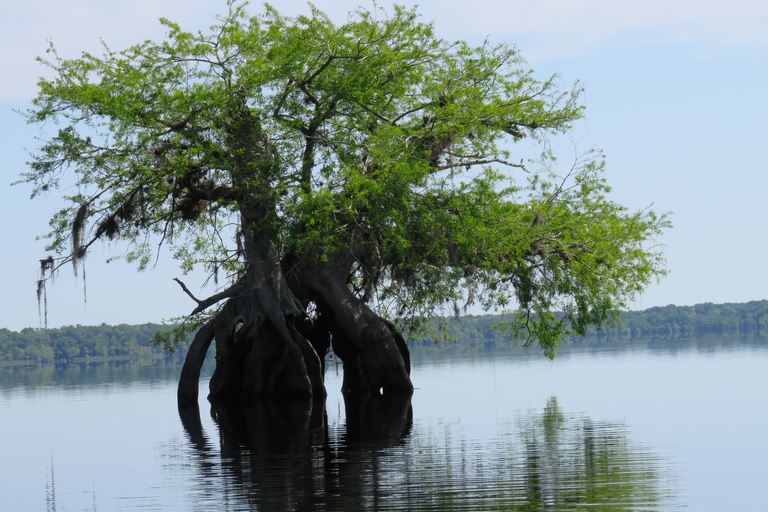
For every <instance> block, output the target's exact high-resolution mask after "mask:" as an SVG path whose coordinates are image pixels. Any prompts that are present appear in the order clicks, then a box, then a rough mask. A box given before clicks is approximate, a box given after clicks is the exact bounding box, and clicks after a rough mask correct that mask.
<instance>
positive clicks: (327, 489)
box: [182, 396, 673, 511]
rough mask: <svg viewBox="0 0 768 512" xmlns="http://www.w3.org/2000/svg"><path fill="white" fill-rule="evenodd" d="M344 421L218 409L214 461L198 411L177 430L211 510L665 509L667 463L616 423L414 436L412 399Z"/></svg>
mask: <svg viewBox="0 0 768 512" xmlns="http://www.w3.org/2000/svg"><path fill="white" fill-rule="evenodd" d="M345 411H346V424H345V425H340V426H338V427H330V426H329V421H328V415H327V414H326V411H325V408H324V404H323V403H316V404H312V405H311V406H306V407H293V408H285V407H276V406H274V405H271V406H266V405H259V406H254V407H252V408H250V409H248V410H243V409H242V408H241V407H234V408H224V407H216V408H215V409H214V410H213V411H212V414H213V416H214V418H215V420H216V423H217V425H218V427H219V435H220V451H217V450H216V449H215V448H214V447H213V446H211V443H210V442H209V441H208V440H207V438H206V436H205V434H204V432H203V429H202V424H201V422H200V416H199V412H198V411H197V410H196V409H192V410H185V411H182V421H183V423H184V426H185V429H186V430H187V433H188V436H189V439H190V442H191V443H192V445H193V446H194V448H195V452H196V453H197V454H198V457H199V458H198V460H197V461H196V463H195V464H196V465H197V466H198V467H199V470H200V481H201V485H203V486H204V488H206V489H208V490H209V493H210V494H209V497H210V498H212V499H214V500H215V501H218V502H219V503H220V504H221V507H219V509H221V510H263V511H278V510H279V511H282V510H300V511H305V510H333V511H347V510H356V511H360V510H417V511H418V510H441V511H442V510H445V511H453V510H462V511H465V510H526V511H544V510H558V511H577V510H590V511H594V510H605V511H609V510H610V511H636V510H662V509H664V510H667V509H668V508H669V506H670V503H671V501H670V500H671V499H672V498H673V497H672V496H671V495H670V494H669V491H667V490H662V489H670V486H669V485H666V484H667V482H666V481H665V480H666V479H668V478H669V477H670V474H671V473H670V471H669V467H668V464H667V463H666V461H664V460H662V459H661V458H659V457H658V456H656V455H654V454H653V453H652V452H651V451H650V450H648V449H647V448H645V447H643V446H641V445H639V444H637V443H634V442H633V441H632V440H631V439H630V437H629V436H628V431H627V428H626V427H625V426H624V425H623V424H620V423H608V422H596V421H592V420H591V419H590V418H588V417H585V416H583V415H582V416H579V415H573V414H567V413H565V412H564V411H563V410H562V409H561V408H560V407H559V406H558V404H557V400H556V398H555V397H552V398H551V399H550V400H549V402H548V404H547V406H546V407H545V409H544V411H543V412H541V413H538V412H530V413H523V414H520V415H519V416H518V417H517V418H516V421H514V422H513V423H511V424H508V425H504V426H502V427H501V433H500V435H499V436H498V437H497V438H495V439H490V440H488V439H486V440H480V441H477V440H472V439H470V438H468V437H467V436H466V435H465V434H464V433H463V432H462V430H461V428H460V425H455V424H454V425H445V424H441V425H440V424H439V425H432V426H422V425H419V426H418V428H414V425H413V414H412V409H411V400H410V396H399V397H384V396H374V397H371V398H370V399H367V400H357V401H355V400H350V399H347V400H346V401H345ZM217 452H219V453H217ZM215 495H216V496H218V498H217V497H214V496H215Z"/></svg>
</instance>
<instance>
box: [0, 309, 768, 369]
mask: <svg viewBox="0 0 768 512" xmlns="http://www.w3.org/2000/svg"><path fill="white" fill-rule="evenodd" d="M503 320H504V316H503V315H468V316H464V317H461V318H449V319H445V320H444V324H445V327H446V334H447V338H448V339H453V340H455V341H456V342H458V343H462V342H473V343H477V342H478V341H484V340H485V341H499V340H500V339H501V338H502V335H501V334H500V333H499V331H497V330H496V329H494V326H495V325H497V324H498V323H499V322H500V321H503ZM169 327H170V326H168V325H160V324H151V323H148V324H142V325H125V324H122V325H107V324H102V325H100V326H82V325H77V326H66V327H61V328H57V329H48V330H45V329H40V328H26V329H23V330H22V331H20V332H16V331H10V330H8V329H0V365H9V364H52V363H57V362H89V361H105V360H115V359H137V358H163V357H170V358H183V357H184V356H185V354H186V351H187V349H188V347H189V342H190V341H191V340H190V339H187V340H185V341H182V342H181V343H180V344H179V346H178V350H177V351H176V352H175V353H174V354H172V355H169V354H168V353H167V352H165V351H164V350H163V348H162V347H159V346H155V345H153V344H151V343H150V340H151V339H152V337H153V336H154V335H155V334H157V333H158V332H160V331H162V330H164V329H167V328H169ZM704 336H722V337H752V336H759V337H767V338H768V300H762V301H752V302H746V303H739V304H712V303H705V304H697V305H695V306H672V305H670V306H664V307H653V308H650V309H646V310H643V311H628V312H625V313H624V314H622V316H621V324H620V325H619V326H617V327H615V328H605V329H602V330H592V331H590V332H589V333H588V334H587V336H585V337H584V338H579V341H583V342H590V341H603V342H605V341H611V340H631V339H648V338H659V339H667V340H683V339H691V338H698V337H704ZM569 341H570V342H573V341H575V339H571V340H569ZM410 344H411V345H412V346H419V345H425V344H430V345H432V344H434V338H420V339H414V340H410Z"/></svg>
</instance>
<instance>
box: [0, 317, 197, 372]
mask: <svg viewBox="0 0 768 512" xmlns="http://www.w3.org/2000/svg"><path fill="white" fill-rule="evenodd" d="M169 327H170V326H168V325H160V324H151V323H148V324H142V325H126V324H121V325H107V324H101V325H98V326H85V325H75V326H71V325H70V326H65V327H60V328H57V329H48V330H45V329H39V328H32V327H27V328H26V329H22V330H21V331H20V332H16V331H10V330H8V329H0V365H9V364H53V363H65V362H66V363H72V362H91V361H92V362H97V361H115V360H121V359H125V360H128V359H140V358H164V357H170V358H180V357H183V356H184V355H185V354H186V352H187V349H188V348H189V341H190V340H185V341H183V342H181V343H180V344H179V347H178V350H177V351H176V352H175V353H174V354H168V352H166V351H165V350H164V349H163V348H162V347H160V346H156V345H153V344H152V343H150V340H151V339H152V337H153V336H154V335H155V334H157V333H158V332H160V331H162V330H164V329H168V328H169Z"/></svg>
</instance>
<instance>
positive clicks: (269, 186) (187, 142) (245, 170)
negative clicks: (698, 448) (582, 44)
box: [23, 2, 668, 401]
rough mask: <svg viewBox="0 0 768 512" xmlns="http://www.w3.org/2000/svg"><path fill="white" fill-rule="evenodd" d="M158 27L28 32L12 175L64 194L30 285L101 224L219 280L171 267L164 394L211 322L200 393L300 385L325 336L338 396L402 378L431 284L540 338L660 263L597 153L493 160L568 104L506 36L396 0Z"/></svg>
mask: <svg viewBox="0 0 768 512" xmlns="http://www.w3.org/2000/svg"><path fill="white" fill-rule="evenodd" d="M163 24H164V25H165V26H166V28H167V29H168V34H167V38H166V39H165V40H164V41H161V42H152V41H145V42H142V43H139V44H137V45H135V46H132V47H130V48H128V49H126V50H124V51H120V52H116V51H112V50H110V49H109V48H106V47H105V54H104V55H103V56H96V55H92V54H83V55H82V56H81V57H80V58H77V59H64V58H62V57H60V56H59V55H58V54H57V52H56V50H55V49H54V48H53V46H51V48H50V50H49V52H50V53H49V56H50V57H49V59H48V60H43V63H44V64H45V65H46V66H48V67H49V68H50V70H52V71H53V76H52V78H50V79H42V80H41V81H40V82H39V87H40V91H39V94H38V96H37V97H36V98H35V100H34V103H33V106H32V108H31V109H30V110H29V111H28V113H27V116H28V118H29V121H30V122H32V123H40V124H42V123H51V122H54V123H57V125H58V126H59V129H58V131H57V132H56V133H55V134H54V135H52V136H51V137H49V138H47V139H45V140H43V142H42V146H41V147H40V149H39V151H38V152H37V154H35V155H34V157H33V161H32V164H31V169H30V171H29V172H27V173H26V174H25V175H24V179H23V181H26V182H28V183H30V184H32V185H33V187H34V188H33V195H37V194H40V193H44V192H47V191H49V190H52V189H55V188H58V187H59V186H60V185H64V186H65V188H64V190H66V191H67V195H66V196H65V198H66V199H67V201H68V205H67V206H66V207H65V208H64V209H62V210H61V211H59V212H57V213H55V214H54V215H53V217H52V219H51V227H52V229H51V231H50V233H49V234H48V238H49V240H50V246H49V248H50V249H51V250H53V251H55V252H56V253H57V256H55V257H51V258H47V259H44V260H42V264H41V265H42V266H41V273H42V274H43V275H42V278H41V280H40V289H41V290H42V291H43V292H44V287H45V284H46V280H47V279H49V278H50V276H51V275H52V272H54V271H55V269H58V268H59V267H61V266H62V265H64V264H74V267H75V269H77V268H78V265H79V264H80V262H81V261H82V260H83V257H84V256H85V254H86V253H87V251H88V249H89V248H90V247H91V246H92V245H93V244H94V243H96V242H97V241H98V240H105V239H106V240H113V241H122V242H125V243H126V244H127V247H128V252H127V259H128V260H130V261H135V262H137V263H138V265H139V267H141V268H144V267H146V266H148V265H149V264H150V262H151V261H153V258H154V254H153V250H154V248H155V247H156V246H169V247H171V248H172V252H173V255H174V257H175V258H177V259H178V260H179V262H180V264H181V268H182V269H183V270H185V271H186V270H190V269H192V268H193V267H202V268H204V269H205V270H207V271H208V272H209V273H210V275H211V277H212V279H213V280H221V281H223V283H222V284H223V290H222V291H220V292H218V293H216V294H214V295H212V296H210V297H207V298H203V299H198V298H196V297H194V296H193V295H192V293H190V292H189V290H187V288H186V287H185V286H184V284H183V283H181V281H180V282H179V283H180V284H181V285H182V287H183V289H184V290H185V291H186V292H187V293H188V294H189V295H190V296H191V297H192V298H193V299H194V300H195V302H196V307H195V308H194V310H193V311H192V314H191V316H190V318H189V319H187V321H186V323H185V324H184V325H182V327H181V330H180V331H178V332H180V333H181V335H182V336H181V338H184V337H185V336H186V333H188V332H190V331H196V332H197V335H196V338H195V340H194V342H193V343H192V345H191V346H190V350H189V355H188V358H187V364H186V365H185V369H184V371H183V374H182V380H181V384H180V388H179V393H180V394H179V396H180V399H182V400H185V401H186V400H190V401H194V399H195V397H196V394H197V388H198V385H197V377H198V375H199V369H200V365H201V364H202V361H203V358H204V356H205V353H206V351H207V350H208V347H209V345H210V343H211V342H212V341H213V340H214V339H215V340H216V350H217V361H218V366H217V370H216V373H215V374H214V377H213V379H212V380H211V398H212V399H214V400H215V399H221V400H230V399H235V398H237V397H243V398H253V397H256V398H259V397H278V396H283V397H284V396H299V397H305V398H306V397H310V396H313V395H322V394H323V393H324V388H323V384H322V359H323V355H324V354H325V352H326V351H327V350H328V348H329V343H330V340H331V338H332V339H333V345H334V350H335V353H336V354H337V355H338V356H339V357H340V358H341V359H343V360H344V371H345V375H344V389H345V390H346V391H347V392H350V393H359V394H368V393H377V392H379V390H380V389H383V390H384V392H385V393H390V392H401V391H402V392H409V391H410V390H411V389H412V384H411V381H410V377H409V373H410V367H409V355H408V349H407V347H406V345H405V343H404V341H403V338H402V336H401V335H400V333H399V329H398V327H397V326H400V327H403V326H408V325H414V323H417V322H418V321H419V319H423V318H428V317H429V316H431V315H435V314H440V313H442V312H443V311H444V308H445V305H446V303H449V304H450V303H454V304H457V306H458V305H462V304H469V305H471V304H480V305H482V306H483V307H484V308H496V307H500V308H508V309H512V310H514V311H516V312H515V313H514V315H513V319H512V320H511V321H509V322H508V323H507V324H506V327H507V328H508V329H509V331H510V332H511V334H512V335H513V336H515V337H519V338H522V339H524V340H526V343H527V342H530V341H534V340H537V341H538V342H539V343H540V344H541V346H542V347H543V349H544V351H545V352H546V353H547V354H548V355H550V356H553V355H554V353H555V350H556V348H557V345H558V343H559V341H560V339H561V338H562V336H563V335H564V334H567V333H570V332H575V333H585V332H586V331H587V329H588V327H589V326H591V325H602V324H604V323H606V322H610V321H611V320H612V319H613V318H614V317H615V315H616V313H617V311H619V310H620V309H621V308H623V307H624V306H625V305H626V304H627V300H628V298H630V297H632V296H633V294H635V293H636V292H638V291H640V290H641V289H642V288H643V287H644V286H645V285H646V284H648V283H649V282H651V281H652V280H653V279H655V278H656V277H658V276H660V275H661V274H663V273H664V270H663V268H662V264H663V260H662V257H661V255H660V254H659V252H657V251H656V250H655V249H649V247H656V246H654V245H652V244H649V242H652V241H653V240H654V238H656V237H657V236H659V235H660V234H661V233H662V231H663V230H664V229H665V228H666V227H667V226H668V222H667V220H666V218H665V217H664V216H659V215H657V214H655V213H654V212H653V211H651V210H643V211H640V212H637V213H630V212H628V211H627V209H626V208H624V207H623V206H621V205H619V204H616V203H615V202H613V201H611V200H610V199H608V192H609V187H608V186H607V184H606V182H605V179H604V177H603V174H602V171H603V161H602V159H601V158H600V156H599V155H598V154H595V155H588V156H587V157H585V158H582V159H580V160H579V161H577V162H576V164H575V165H574V166H573V167H572V168H569V169H567V170H565V171H564V172H562V173H558V172H557V171H556V169H554V167H552V166H551V165H552V162H551V161H550V162H549V163H548V164H547V165H543V166H542V167H541V168H540V169H538V168H537V169H529V168H528V167H527V166H526V164H524V162H522V161H520V159H519V158H515V157H513V153H512V147H513V146H512V144H513V143H515V142H518V141H520V140H522V139H524V138H527V139H529V140H533V141H543V140H545V139H546V137H547V136H549V135H554V134H558V133H563V132H566V131H567V130H568V129H569V128H570V124H571V123H572V122H573V121H574V120H576V119H579V118H580V117H581V115H582V112H583V108H582V106H581V105H580V104H579V93H580V89H579V86H578V85H577V86H576V87H575V88H574V89H573V90H565V91H563V90H560V89H559V88H558V87H557V82H558V81H557V80H556V79H555V77H552V78H549V79H546V80H543V81H540V80H538V79H536V78H535V77H534V75H533V72H532V71H530V70H529V69H528V68H526V67H524V63H523V60H522V59H521V57H520V56H519V55H518V53H517V51H516V50H515V48H513V47H511V46H508V45H504V44H501V45H492V44H490V43H487V42H486V43H484V44H482V45H480V46H477V47H473V46H471V45H469V44H467V43H465V42H461V41H459V42H449V41H445V40H442V39H439V38H437V37H436V36H435V34H434V31H433V27H432V26H431V25H430V24H426V23H423V22H421V21H419V19H418V15H417V14H416V12H415V11H411V10H407V9H404V8H402V7H394V8H393V9H392V11H391V13H390V14H389V15H385V14H383V13H382V12H380V11H379V9H376V10H373V11H367V10H362V9H361V10H358V11H356V12H355V13H353V14H352V15H351V17H350V19H349V21H347V22H346V23H344V24H342V25H339V26H337V25H334V24H333V23H332V22H331V21H330V20H329V18H328V17H327V16H326V15H325V14H323V13H322V12H320V11H319V10H317V9H315V8H311V13H310V14H309V15H308V16H300V17H298V18H295V19H293V18H286V17H284V16H282V15H280V14H279V13H278V12H277V11H276V10H275V9H273V8H271V7H266V10H265V12H264V13H263V14H259V15H251V14H249V13H248V12H247V11H246V8H245V6H243V5H238V4H235V3H233V2H230V3H229V11H228V12H227V13H226V14H225V15H224V16H222V17H221V18H220V19H219V22H218V24H217V25H215V26H213V27H212V28H211V30H210V31H208V32H198V33H192V32H186V31H184V30H183V29H182V28H181V27H180V26H178V25H177V24H175V23H173V22H171V21H168V20H163ZM51 126H53V125H51ZM520 178H522V179H520ZM555 309H557V310H560V311H562V313H563V314H562V315H561V316H555V315H553V314H552V311H553V310H555ZM168 339H169V340H171V341H172V340H173V339H174V338H173V337H169V338H168ZM177 339H178V338H177Z"/></svg>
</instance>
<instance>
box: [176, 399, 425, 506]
mask: <svg viewBox="0 0 768 512" xmlns="http://www.w3.org/2000/svg"><path fill="white" fill-rule="evenodd" d="M308 403H309V404H311V405H309V406H306V405H304V406H301V405H299V404H298V403H297V402H295V401H294V402H293V403H288V404H281V403H279V402H277V401H267V402H260V403H254V404H249V405H246V406H243V405H242V404H218V403H217V404H214V405H212V407H211V415H212V416H213V417H214V419H215V421H216V424H217V426H218V431H219V436H220V448H221V456H220V459H219V460H221V465H222V470H223V471H224V472H225V482H233V481H234V489H235V490H236V492H237V493H238V494H240V495H242V496H243V497H245V499H247V500H248V502H249V503H251V504H252V505H253V502H254V501H256V502H258V505H259V506H258V508H259V510H262V509H264V510H317V509H318V508H317V505H318V499H320V500H321V501H322V502H323V503H326V500H328V501H327V504H330V503H331V502H333V501H334V500H342V501H344V502H345V503H346V502H348V501H350V500H352V501H355V500H357V499H362V497H361V496H356V494H355V491H350V490H351V489H362V488H364V486H366V485H370V484H369V482H367V480H368V478H369V475H370V471H368V469H372V468H373V467H375V466H377V465H379V464H380V462H378V457H380V456H383V455H381V454H382V453H383V449H384V448H388V447H391V446H397V445H401V444H402V443H403V442H405V441H406V439H407V438H408V436H409V435H410V432H411V428H412V418H413V414H412V411H411V401H410V396H404V395H403V396H398V397H395V396H391V397H382V396H374V397H370V398H367V399H364V400H360V399H356V400H350V399H349V398H345V404H346V405H345V410H346V414H347V426H346V432H342V433H341V434H340V435H341V439H338V438H335V436H332V435H331V433H330V432H329V428H328V417H327V414H326V412H325V401H324V400H312V401H310V402H308ZM305 404H306V403H305ZM179 413H180V415H181V418H182V424H183V425H184V428H185V430H186V431H187V434H188V436H189V439H190V441H191V442H192V444H193V445H194V446H195V448H196V449H198V450H200V451H202V452H207V451H209V450H210V449H211V448H210V447H209V445H208V443H207V439H206V436H205V433H204V432H203V428H202V422H201V420H200V414H199V409H197V408H196V407H190V408H186V409H180V410H179ZM335 433H338V431H335ZM217 459H218V457H217ZM363 466H365V468H363ZM361 468H363V469H362V470H361ZM353 509H358V508H356V507H352V508H350V510H353Z"/></svg>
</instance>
